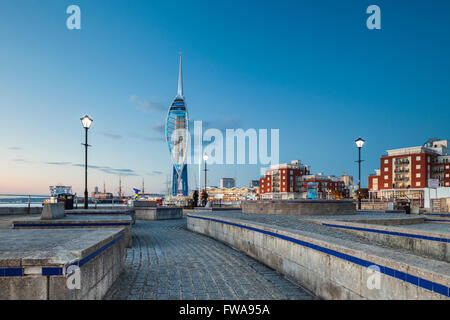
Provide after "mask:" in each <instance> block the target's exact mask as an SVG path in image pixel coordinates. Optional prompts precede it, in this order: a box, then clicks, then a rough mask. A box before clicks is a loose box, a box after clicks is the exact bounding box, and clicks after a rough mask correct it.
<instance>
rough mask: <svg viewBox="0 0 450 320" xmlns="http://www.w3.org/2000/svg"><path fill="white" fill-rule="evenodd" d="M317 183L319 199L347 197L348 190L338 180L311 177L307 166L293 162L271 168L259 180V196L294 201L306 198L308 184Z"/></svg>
mask: <svg viewBox="0 0 450 320" xmlns="http://www.w3.org/2000/svg"><path fill="white" fill-rule="evenodd" d="M314 182H317V183H318V190H317V192H318V194H319V197H320V198H327V197H328V196H332V195H335V194H336V193H340V194H342V196H343V197H348V196H349V190H348V189H346V188H345V183H344V182H343V181H341V179H340V178H337V177H334V176H324V175H321V174H317V175H311V174H310V169H309V166H306V165H303V164H301V162H300V161H299V160H294V161H292V162H291V163H290V164H289V163H286V164H279V165H274V166H271V167H270V169H269V170H267V171H266V174H265V176H264V177H263V178H261V179H260V180H259V185H260V190H259V192H260V194H261V195H262V197H263V198H273V197H274V196H276V197H280V198H282V199H295V198H304V197H306V192H307V187H308V183H314Z"/></svg>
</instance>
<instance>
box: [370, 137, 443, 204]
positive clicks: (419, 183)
mask: <svg viewBox="0 0 450 320" xmlns="http://www.w3.org/2000/svg"><path fill="white" fill-rule="evenodd" d="M449 158H450V156H449V155H448V140H437V139H430V140H428V141H427V143H425V144H424V145H423V146H420V147H410V148H401V149H394V150H388V151H387V154H385V155H383V156H381V158H380V169H378V170H375V171H376V174H375V175H371V176H369V192H371V193H372V194H374V195H377V194H378V193H381V194H387V193H386V192H385V191H388V190H390V191H393V190H404V189H407V190H411V189H423V188H427V187H429V179H436V180H438V184H439V186H442V187H448V186H450V159H449Z"/></svg>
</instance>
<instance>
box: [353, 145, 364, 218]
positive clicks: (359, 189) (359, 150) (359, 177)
mask: <svg viewBox="0 0 450 320" xmlns="http://www.w3.org/2000/svg"><path fill="white" fill-rule="evenodd" d="M364 142H366V141H365V140H364V139H361V138H358V139H356V140H355V143H356V147H357V148H358V161H356V162H358V210H361V162H362V161H364V160H361V148H362V147H363V145H364Z"/></svg>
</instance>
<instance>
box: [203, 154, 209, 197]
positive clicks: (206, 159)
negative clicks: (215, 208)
mask: <svg viewBox="0 0 450 320" xmlns="http://www.w3.org/2000/svg"><path fill="white" fill-rule="evenodd" d="M203 160H205V169H204V170H205V193H206V171H208V170H207V169H206V163H207V162H208V155H207V154H206V153H205V154H204V155H203Z"/></svg>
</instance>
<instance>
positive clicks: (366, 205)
mask: <svg viewBox="0 0 450 320" xmlns="http://www.w3.org/2000/svg"><path fill="white" fill-rule="evenodd" d="M388 209H389V202H388V201H373V202H372V201H362V202H361V210H376V211H378V210H381V211H384V210H388Z"/></svg>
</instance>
